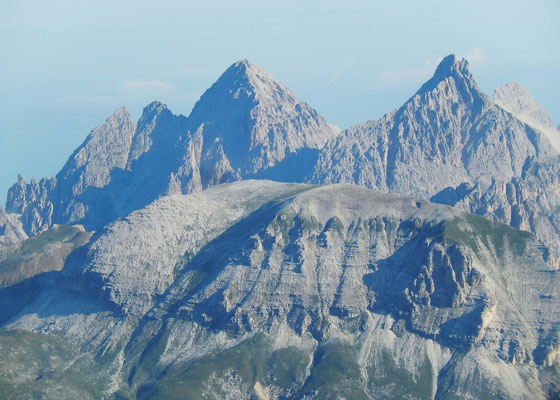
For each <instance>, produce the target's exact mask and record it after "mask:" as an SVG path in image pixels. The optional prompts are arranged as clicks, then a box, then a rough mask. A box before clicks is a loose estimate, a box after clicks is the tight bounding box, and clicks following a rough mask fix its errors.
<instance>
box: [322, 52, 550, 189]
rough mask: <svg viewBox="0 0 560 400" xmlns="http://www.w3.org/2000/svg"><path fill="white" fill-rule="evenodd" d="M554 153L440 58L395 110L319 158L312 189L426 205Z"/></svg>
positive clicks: (462, 70) (463, 68)
mask: <svg viewBox="0 0 560 400" xmlns="http://www.w3.org/2000/svg"><path fill="white" fill-rule="evenodd" d="M554 154H557V152H556V151H555V150H554V149H553V148H552V147H551V146H550V142H549V140H548V139H547V138H546V137H545V136H544V135H542V134H541V133H540V132H538V131H537V130H535V129H533V128H531V127H530V126H528V125H525V124H523V123H522V122H520V121H519V120H518V119H516V118H514V117H513V116H512V115H511V114H509V113H507V112H504V110H503V109H502V108H500V107H498V106H496V105H495V104H494V103H493V102H492V101H491V100H490V99H489V98H488V97H487V96H486V95H485V94H484V93H482V92H481V91H480V89H479V88H478V86H477V85H476V82H475V81H474V79H473V78H472V75H471V73H470V72H469V70H468V63H467V62H466V61H465V60H461V61H458V60H456V59H455V56H453V55H451V56H448V57H446V58H445V59H443V61H442V62H441V63H440V65H439V66H438V68H437V70H436V72H435V74H434V76H433V77H432V79H430V80H429V81H428V82H426V83H425V84H424V85H423V86H422V87H421V88H420V90H419V91H418V92H417V93H416V94H415V95H414V96H413V97H412V98H410V99H409V100H408V101H407V102H406V103H405V104H404V105H403V106H402V107H401V108H400V109H398V110H397V111H395V112H392V113H389V114H387V115H386V116H384V117H383V118H382V119H381V120H379V121H372V122H368V123H366V124H361V125H357V126H354V127H351V128H349V129H347V130H346V131H344V132H343V133H342V134H341V135H340V136H339V137H337V138H335V139H333V140H331V141H330V142H328V143H327V144H326V146H325V148H324V149H323V150H322V151H321V154H320V156H319V159H318V162H317V164H316V165H315V169H314V173H313V178H312V180H311V181H312V182H322V183H325V182H352V183H356V184H360V185H364V186H367V187H371V188H378V189H381V190H387V191H391V192H395V193H402V194H405V195H411V196H418V197H424V198H429V197H430V196H432V195H434V194H435V193H437V192H439V191H440V190H442V189H444V188H445V187H447V186H453V187H455V186H457V185H459V184H460V183H462V182H466V181H467V182H477V181H490V179H491V177H494V178H495V179H501V180H505V179H510V178H512V177H515V176H521V174H522V171H523V165H524V164H525V163H526V162H527V160H528V159H529V158H537V159H546V158H549V157H551V156H553V155H554Z"/></svg>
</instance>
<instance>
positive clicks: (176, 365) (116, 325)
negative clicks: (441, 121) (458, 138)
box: [0, 181, 560, 399]
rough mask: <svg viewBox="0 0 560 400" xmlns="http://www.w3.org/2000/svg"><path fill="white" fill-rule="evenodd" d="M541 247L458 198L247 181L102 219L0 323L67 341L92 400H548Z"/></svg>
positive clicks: (552, 360)
mask: <svg viewBox="0 0 560 400" xmlns="http://www.w3.org/2000/svg"><path fill="white" fill-rule="evenodd" d="M545 258H546V257H545V250H544V249H543V247H542V244H541V243H540V242H539V241H538V240H537V239H536V238H535V237H534V236H532V235H531V234H529V233H526V232H522V231H518V230H516V229H513V228H511V227H508V226H506V225H503V224H497V223H493V222H490V221H488V220H486V219H484V218H482V217H479V216H476V215H472V214H468V213H465V212H463V211H460V210H457V209H453V208H451V207H447V206H441V205H436V204H433V203H429V202H426V201H420V200H415V199H410V198H403V197H397V196H394V195H388V194H382V193H379V192H374V191H371V190H369V189H365V188H362V187H357V186H352V185H331V186H320V187H316V186H311V185H296V184H280V183H273V182H266V181H246V182H239V183H234V184H228V185H221V186H218V187H215V188H211V189H209V190H206V191H204V192H202V193H196V194H192V195H189V196H170V197H165V198H162V199H159V200H157V201H155V202H153V203H152V204H150V205H149V206H148V207H146V208H144V209H142V210H138V211H136V212H134V213H132V214H130V215H129V216H127V217H126V218H123V219H120V220H117V221H115V222H113V223H111V224H109V225H108V226H107V227H106V228H105V229H104V230H103V231H100V232H98V233H97V234H96V236H95V237H94V238H92V240H91V242H90V243H89V244H88V245H87V247H85V248H83V250H82V251H80V252H77V253H74V254H73V255H71V256H70V258H69V259H68V260H67V262H66V266H65V268H64V269H63V270H62V271H61V272H59V273H56V275H55V276H51V277H49V279H48V280H40V279H39V280H37V281H35V283H34V285H35V286H34V287H35V293H36V298H34V299H33V300H28V301H26V302H25V303H22V304H21V305H20V307H19V308H17V307H16V308H15V309H14V306H13V304H12V307H11V308H10V307H8V308H6V307H4V306H3V307H2V308H1V309H2V310H3V311H2V314H1V317H2V318H1V323H2V327H3V329H12V330H13V329H19V330H25V331H28V332H29V331H31V332H36V333H39V332H40V333H42V334H45V333H48V334H49V336H48V337H63V338H64V339H65V340H66V341H68V342H69V343H72V344H73V346H75V348H78V349H79V350H77V351H78V354H81V356H80V357H79V360H81V361H80V363H79V365H78V366H77V368H78V367H80V368H81V366H83V365H90V364H89V363H91V365H98V366H100V367H92V368H94V369H93V370H89V371H88V373H86V374H85V376H87V379H86V380H88V381H89V380H90V379H91V380H92V381H96V382H105V384H104V387H105V391H101V392H97V394H93V396H94V397H95V396H98V397H99V396H101V397H102V396H109V395H115V396H128V397H131V396H132V397H139V398H170V397H173V396H174V395H175V394H178V393H180V394H181V396H184V397H185V396H186V397H192V398H201V397H204V396H210V397H220V396H222V397H223V396H225V395H231V394H234V395H235V396H237V397H239V398H250V397H251V396H253V397H259V396H264V397H268V398H286V397H289V398H292V397H297V398H306V397H307V398H313V397H315V398H317V397H319V398H335V397H337V396H338V397H346V398H380V397H385V398H396V397H399V398H405V397H411V396H413V397H415V398H428V399H431V398H434V397H436V398H446V397H450V396H463V397H472V398H478V397H480V396H482V394H484V393H493V395H495V396H497V397H504V398H519V399H521V398H546V397H547V396H549V395H552V393H554V392H556V393H557V392H558V390H559V389H560V388H559V387H558V384H557V382H558V379H557V375H558V374H557V372H554V371H557V369H556V370H555V368H557V365H558V358H557V357H556V354H557V349H558V346H559V342H558V340H559V336H558V332H559V330H558V329H559V325H558V321H559V320H560V303H559V301H558V299H559V296H560V292H559V289H558V288H559V287H560V286H559V283H560V282H559V281H558V280H559V279H560V275H559V274H558V270H557V269H556V268H555V267H553V266H551V265H549V264H548V263H547V262H545V261H544V259H545ZM15 290H17V288H7V289H5V290H4V291H0V303H2V304H4V303H5V302H6V296H7V295H8V294H9V295H13V294H14V291H15ZM42 337H43V336H40V338H42ZM37 340H39V339H37ZM1 343H2V338H1V337H0V344H1ZM37 347H38V350H36V353H32V354H29V357H31V358H32V357H41V354H42V353H41V351H42V350H40V349H41V347H40V346H37ZM1 348H2V346H0V349H1ZM11 368H14V367H11ZM84 368H85V367H84ZM49 371H54V373H49V374H45V372H46V371H45V370H43V371H42V372H41V374H44V376H48V377H50V378H49V379H55V382H59V384H60V382H63V384H62V386H63V387H67V386H68V387H71V388H73V390H78V389H80V387H78V388H76V387H75V386H72V385H71V384H68V383H66V382H67V381H68V379H67V376H68V373H67V372H63V371H61V370H60V367H58V369H57V367H56V366H53V367H52V368H51V369H50V370H49ZM3 376H6V375H1V374H0V377H3ZM35 378H36V377H35V376H33V374H31V378H30V379H31V380H33V379H35ZM3 379H6V378H3ZM38 379H39V380H41V379H43V378H38ZM547 382H548V383H547ZM551 382H555V383H551ZM30 384H32V383H30ZM33 387H35V386H33ZM90 387H91V386H90ZM91 390H94V389H93V388H92V389H91ZM24 392H25V390H24V389H22V391H21V392H20V393H24ZM42 393H44V392H42Z"/></svg>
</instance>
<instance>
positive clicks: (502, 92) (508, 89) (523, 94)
mask: <svg viewBox="0 0 560 400" xmlns="http://www.w3.org/2000/svg"><path fill="white" fill-rule="evenodd" d="M514 98H517V99H519V98H525V99H530V101H531V102H534V98H533V96H532V95H531V93H530V92H529V91H528V90H527V89H525V87H523V85H521V84H520V83H519V82H515V81H512V82H508V83H506V84H505V85H504V86H500V87H498V88H496V89H494V102H496V103H497V104H500V103H504V102H507V101H508V100H511V99H514Z"/></svg>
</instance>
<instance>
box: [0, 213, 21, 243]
mask: <svg viewBox="0 0 560 400" xmlns="http://www.w3.org/2000/svg"><path fill="white" fill-rule="evenodd" d="M25 239H27V234H26V233H25V231H24V230H23V227H22V226H21V222H19V221H18V216H17V215H14V214H8V213H7V212H6V211H5V210H4V208H2V207H0V245H2V244H9V243H16V242H19V241H21V240H25Z"/></svg>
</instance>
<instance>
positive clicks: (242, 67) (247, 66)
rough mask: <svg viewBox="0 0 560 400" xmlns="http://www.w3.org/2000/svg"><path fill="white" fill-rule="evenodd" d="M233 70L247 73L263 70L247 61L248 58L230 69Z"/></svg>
mask: <svg viewBox="0 0 560 400" xmlns="http://www.w3.org/2000/svg"><path fill="white" fill-rule="evenodd" d="M230 69H233V70H237V71H240V72H247V71H251V70H258V69H262V68H261V67H259V66H258V65H256V64H253V63H251V62H250V61H249V60H247V59H246V58H244V59H242V60H239V61H236V62H234V63H233V64H232V65H231V66H230V67H229V68H228V70H230Z"/></svg>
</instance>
